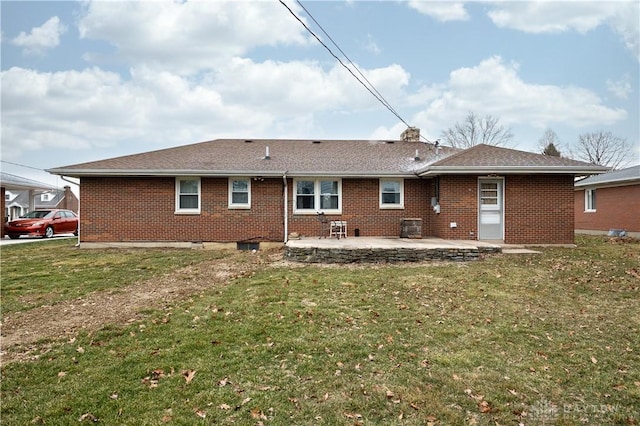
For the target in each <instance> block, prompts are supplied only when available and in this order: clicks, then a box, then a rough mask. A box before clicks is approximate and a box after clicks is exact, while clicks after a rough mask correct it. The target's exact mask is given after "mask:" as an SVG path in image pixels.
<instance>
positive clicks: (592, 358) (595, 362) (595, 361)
mask: <svg viewBox="0 0 640 426" xmlns="http://www.w3.org/2000/svg"><path fill="white" fill-rule="evenodd" d="M591 362H592V363H594V364H597V363H598V360H597V359H596V357H594V356H592V357H591Z"/></svg>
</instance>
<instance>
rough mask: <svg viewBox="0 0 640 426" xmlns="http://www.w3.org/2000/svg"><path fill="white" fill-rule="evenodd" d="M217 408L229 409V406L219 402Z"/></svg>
mask: <svg viewBox="0 0 640 426" xmlns="http://www.w3.org/2000/svg"><path fill="white" fill-rule="evenodd" d="M218 408H219V409H221V410H230V409H231V406H230V405H229V404H220V405H219V406H218Z"/></svg>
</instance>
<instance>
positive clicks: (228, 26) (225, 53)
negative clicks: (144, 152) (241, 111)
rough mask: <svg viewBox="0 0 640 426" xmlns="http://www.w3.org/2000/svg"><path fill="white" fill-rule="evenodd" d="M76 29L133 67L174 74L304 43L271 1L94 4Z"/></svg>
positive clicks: (304, 38) (300, 30)
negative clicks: (105, 44) (255, 50)
mask: <svg viewBox="0 0 640 426" xmlns="http://www.w3.org/2000/svg"><path fill="white" fill-rule="evenodd" d="M289 7H291V8H292V9H293V10H294V12H296V11H298V10H299V7H298V8H296V5H295V4H291V5H290V6H289ZM79 31H80V36H81V37H83V38H92V39H101V40H105V41H107V42H109V43H111V44H113V45H114V46H116V48H117V50H118V54H119V55H121V56H122V57H123V58H124V59H125V60H126V61H127V63H129V64H132V65H133V66H140V65H144V66H147V67H153V68H162V69H165V70H170V71H172V72H179V73H194V72H197V71H199V70H203V69H212V68H215V67H217V66H219V65H220V64H221V63H224V62H225V61H226V60H227V59H229V58H231V57H233V56H239V55H244V54H246V53H247V52H249V51H250V50H251V49H253V48H255V47H259V46H274V45H278V44H285V45H286V44H298V45H304V44H307V43H309V36H308V35H307V33H306V32H305V30H304V28H303V27H302V26H301V25H300V23H298V22H297V21H296V20H295V19H294V18H293V17H292V16H291V14H290V13H289V11H288V10H287V9H285V8H284V7H283V6H282V5H281V4H280V3H279V2H277V1H269V2H263V1H258V2H255V1H252V2H249V1H235V2H232V1H189V2H168V1H161V2H157V1H154V2H145V1H133V2H110V1H96V2H91V3H89V4H88V5H87V7H86V9H85V11H84V12H83V14H82V16H81V18H80V21H79Z"/></svg>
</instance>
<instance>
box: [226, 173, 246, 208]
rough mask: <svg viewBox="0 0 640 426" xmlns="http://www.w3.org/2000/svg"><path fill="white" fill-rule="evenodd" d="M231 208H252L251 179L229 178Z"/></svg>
mask: <svg viewBox="0 0 640 426" xmlns="http://www.w3.org/2000/svg"><path fill="white" fill-rule="evenodd" d="M229 208H230V209H250V208H251V179H249V178H229Z"/></svg>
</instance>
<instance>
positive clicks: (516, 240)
mask: <svg viewBox="0 0 640 426" xmlns="http://www.w3.org/2000/svg"><path fill="white" fill-rule="evenodd" d="M504 191H505V239H504V241H505V243H507V244H573V242H574V229H573V223H574V215H573V200H574V195H573V176H571V175H517V176H507V177H506V179H505V188H504Z"/></svg>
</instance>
